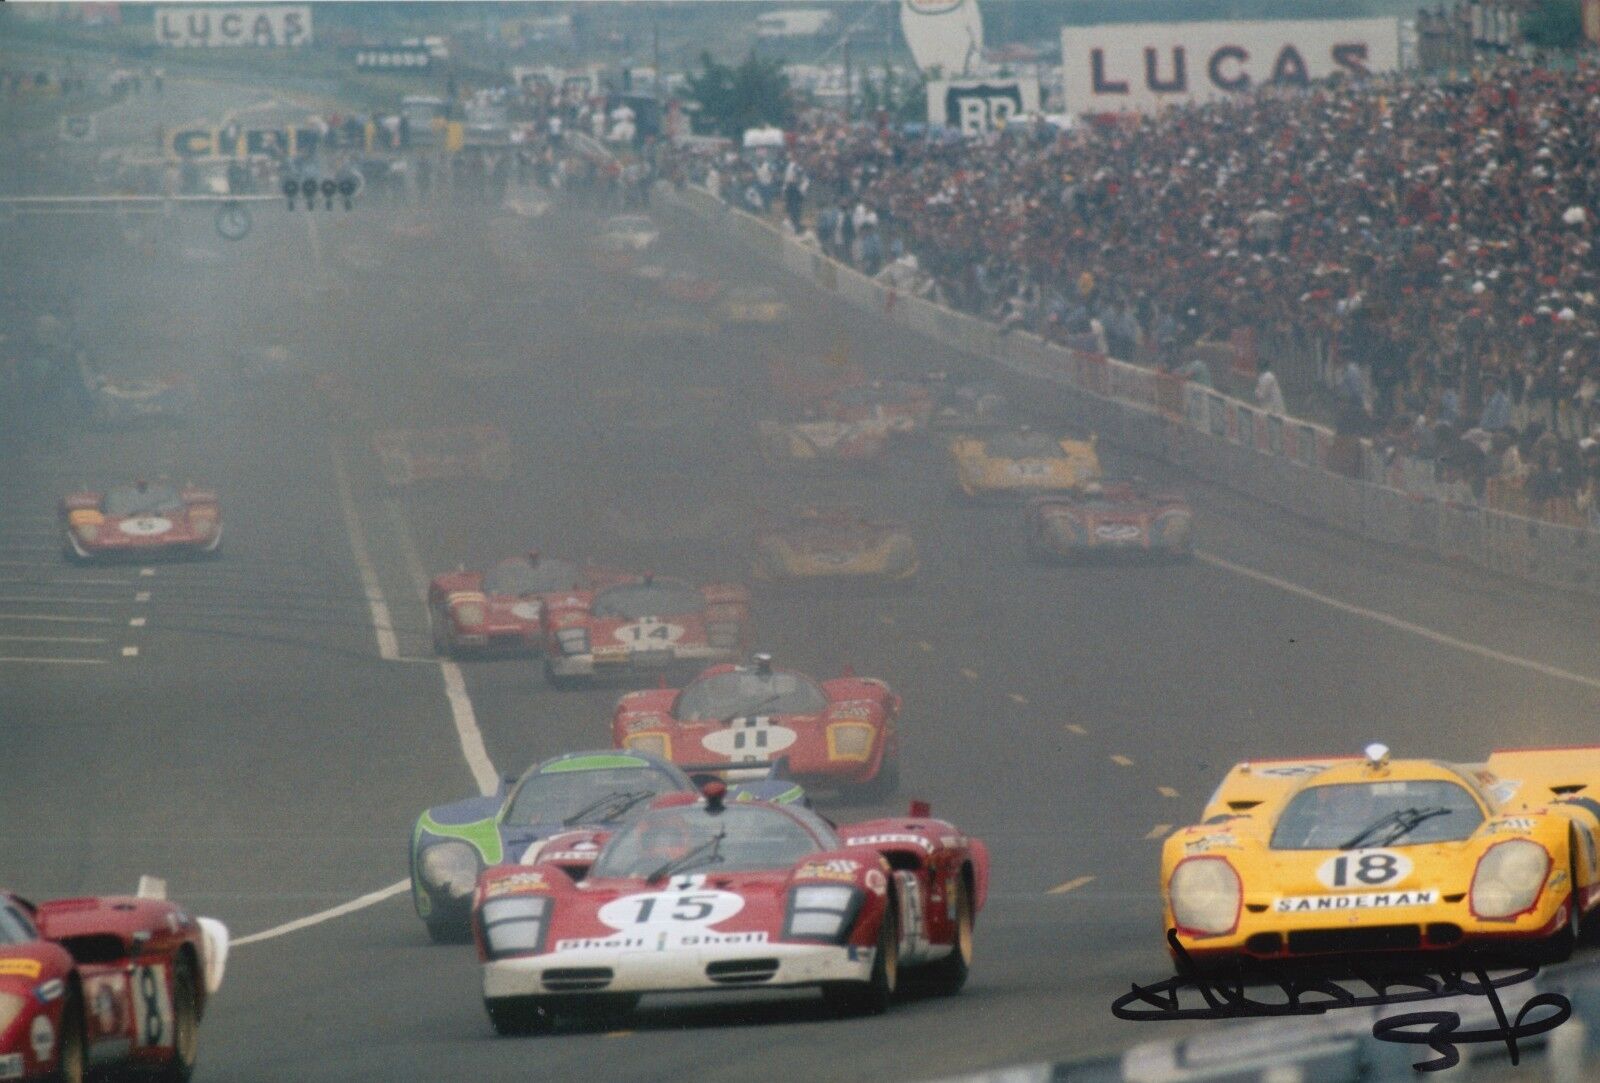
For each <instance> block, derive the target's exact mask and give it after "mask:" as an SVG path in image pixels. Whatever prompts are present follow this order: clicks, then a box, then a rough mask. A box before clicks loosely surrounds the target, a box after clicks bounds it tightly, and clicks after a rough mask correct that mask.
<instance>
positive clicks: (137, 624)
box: [128, 617, 144, 628]
mask: <svg viewBox="0 0 1600 1083" xmlns="http://www.w3.org/2000/svg"><path fill="white" fill-rule="evenodd" d="M128 627H129V628H143V627H144V618H143V617H134V618H133V619H132V620H130V621H128Z"/></svg>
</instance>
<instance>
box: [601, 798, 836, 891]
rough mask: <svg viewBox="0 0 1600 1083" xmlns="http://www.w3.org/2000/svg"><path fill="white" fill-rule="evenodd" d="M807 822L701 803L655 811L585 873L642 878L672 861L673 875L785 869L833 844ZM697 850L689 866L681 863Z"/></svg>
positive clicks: (768, 811)
mask: <svg viewBox="0 0 1600 1083" xmlns="http://www.w3.org/2000/svg"><path fill="white" fill-rule="evenodd" d="M809 819H814V818H804V817H800V816H799V815H795V814H791V813H790V812H789V811H787V810H784V811H780V810H779V809H777V808H774V807H772V806H770V805H761V804H737V805H728V806H727V807H726V808H724V809H723V811H721V812H718V813H713V812H711V811H709V810H708V809H706V808H705V807H704V806H701V805H688V806H683V807H680V808H667V809H656V810H655V811H653V812H650V813H647V814H646V815H644V816H642V817H640V818H639V819H638V820H636V821H634V823H633V824H632V825H630V826H629V827H627V828H626V829H624V830H623V831H622V832H620V833H619V834H618V835H617V836H616V837H615V838H613V839H612V840H611V842H610V843H609V844H607V846H606V848H605V849H604V850H602V851H601V853H600V858H599V860H598V861H596V862H595V865H594V871H593V873H592V874H591V875H592V876H593V877H594V878H596V879H601V878H607V877H648V876H650V875H651V874H652V873H655V872H656V871H657V870H659V869H661V868H662V867H664V866H667V865H669V864H670V863H672V862H680V867H678V868H676V869H675V870H674V871H677V872H689V871H691V870H692V869H693V868H695V867H700V868H703V869H709V868H711V867H713V866H714V867H715V868H716V871H718V872H739V871H741V870H749V869H781V868H786V867H787V866H789V865H792V864H794V863H795V862H796V861H798V860H800V859H801V858H803V857H805V856H806V855H807V854H814V853H817V852H818V851H820V850H823V849H825V848H829V847H831V846H832V845H833V844H834V839H833V838H832V837H831V833H829V832H827V830H826V828H825V827H823V826H822V825H821V822H820V821H817V822H815V823H811V822H808V820H809ZM719 835H720V836H721V840H720V842H717V844H716V845H715V847H713V846H712V845H711V844H712V842H713V840H716V839H717V838H718V836H719ZM697 850H698V853H697V854H696V857H695V860H694V861H693V862H692V863H683V862H681V859H683V858H684V857H685V855H687V854H689V853H691V851H697Z"/></svg>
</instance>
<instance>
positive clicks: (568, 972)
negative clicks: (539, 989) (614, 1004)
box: [544, 966, 611, 993]
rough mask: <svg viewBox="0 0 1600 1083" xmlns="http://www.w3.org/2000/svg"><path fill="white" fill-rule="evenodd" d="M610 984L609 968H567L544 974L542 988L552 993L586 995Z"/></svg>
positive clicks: (547, 971)
mask: <svg viewBox="0 0 1600 1083" xmlns="http://www.w3.org/2000/svg"><path fill="white" fill-rule="evenodd" d="M610 984H611V968H610V967H609V966H569V967H559V968H557V969H554V970H546V971H545V972H544V987H545V988H546V989H549V990H550V991H551V992H554V993H588V992H593V991H594V990H596V989H604V988H605V987H606V986H608V985H610Z"/></svg>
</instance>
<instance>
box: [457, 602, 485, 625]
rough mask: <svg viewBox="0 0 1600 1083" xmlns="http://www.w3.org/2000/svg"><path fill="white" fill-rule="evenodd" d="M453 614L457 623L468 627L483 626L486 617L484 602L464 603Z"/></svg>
mask: <svg viewBox="0 0 1600 1083" xmlns="http://www.w3.org/2000/svg"><path fill="white" fill-rule="evenodd" d="M451 612H453V613H454V614H455V618H456V623H457V624H460V625H464V626H466V627H472V626H474V625H478V624H482V623H483V618H484V615H485V614H484V609H483V603H482V602H462V603H461V604H460V605H457V606H456V607H455V608H454V609H453V610H452V611H451Z"/></svg>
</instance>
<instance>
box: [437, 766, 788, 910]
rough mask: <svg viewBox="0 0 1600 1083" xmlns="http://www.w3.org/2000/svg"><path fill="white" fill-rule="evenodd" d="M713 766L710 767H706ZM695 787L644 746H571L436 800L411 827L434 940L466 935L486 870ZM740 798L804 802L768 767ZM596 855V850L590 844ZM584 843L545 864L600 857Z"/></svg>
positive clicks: (743, 787)
mask: <svg viewBox="0 0 1600 1083" xmlns="http://www.w3.org/2000/svg"><path fill="white" fill-rule="evenodd" d="M699 770H701V771H705V770H708V768H706V767H701V768H699ZM694 788H695V787H694V783H693V782H691V781H690V779H689V776H688V775H686V774H684V772H683V771H681V770H680V769H679V768H677V767H676V766H674V765H673V764H671V763H668V762H666V761H665V760H664V759H659V758H657V757H655V756H648V755H645V754H643V753H639V752H616V751H612V750H609V749H608V750H604V751H597V752H569V753H567V754H565V755H562V756H556V757H554V758H552V759H548V760H545V761H544V762H543V763H536V764H534V765H533V766H532V767H530V768H528V770H527V771H526V772H524V773H523V775H522V777H521V778H507V779H505V780H503V781H501V783H500V787H499V789H497V790H496V791H495V792H494V793H492V794H485V795H481V796H473V797H468V798H465V799H463V800H460V801H452V802H451V803H449V804H447V805H437V806H435V807H433V808H431V809H428V810H427V811H426V812H424V813H423V814H422V815H421V816H419V817H418V818H417V823H416V826H415V827H414V828H412V831H411V900H412V902H413V904H414V905H415V906H416V909H417V916H418V917H420V918H421V919H422V920H423V923H424V924H425V925H427V927H428V933H429V935H430V936H431V937H432V938H433V939H434V940H435V941H440V942H443V941H449V940H466V939H467V938H468V937H469V935H470V929H469V924H468V920H467V918H468V912H469V910H470V909H471V904H472V889H473V885H474V884H476V883H477V880H478V874H479V873H480V872H482V871H483V870H484V869H487V868H492V867H494V866H496V865H500V864H503V863H506V862H510V863H512V864H516V863H518V862H522V861H524V860H525V859H527V858H528V856H529V854H530V853H533V852H534V851H533V849H532V848H533V847H535V846H537V845H539V844H540V843H541V842H542V841H543V840H546V839H549V838H550V837H551V836H553V835H559V834H562V833H564V832H569V831H572V830H573V829H574V828H576V827H585V828H610V829H615V828H617V827H620V826H621V825H623V824H625V823H627V822H629V821H630V820H632V819H633V818H634V817H635V816H637V815H638V814H640V813H641V812H643V811H644V809H645V807H646V805H647V803H648V802H649V801H650V800H651V799H652V798H654V797H656V796H658V795H660V794H664V793H692V792H694ZM735 797H736V799H738V800H750V801H754V800H772V801H777V802H780V803H781V802H787V801H798V800H803V799H804V790H802V789H801V788H800V787H799V786H798V785H796V784H795V783H794V782H793V781H791V780H788V779H784V778H780V777H777V776H776V775H775V774H774V773H773V772H767V773H766V774H765V775H762V776H761V777H758V778H753V779H749V780H747V781H745V782H742V783H740V784H739V785H738V787H737V788H736V790H735ZM589 849H590V850H591V851H592V850H593V848H592V847H590V848H589ZM593 858H594V854H593V853H592V852H589V853H587V854H586V853H585V852H584V850H583V849H579V850H577V851H576V852H575V853H573V854H565V853H563V852H562V851H560V850H550V851H548V852H545V853H544V854H543V860H546V861H553V862H556V863H560V862H562V861H566V860H575V861H578V862H579V863H580V864H584V863H587V862H588V861H591V860H593Z"/></svg>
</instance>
